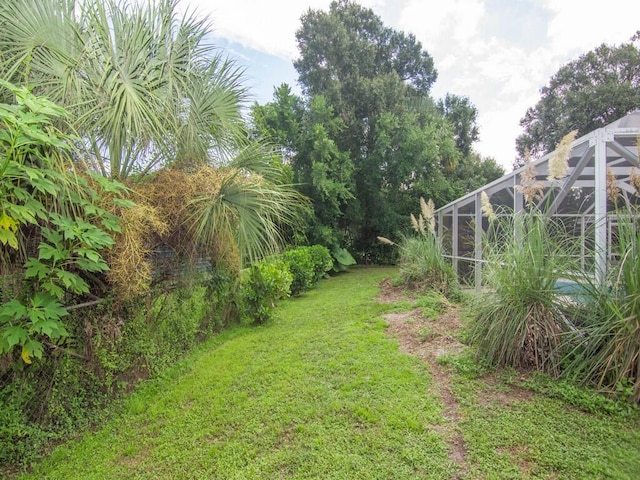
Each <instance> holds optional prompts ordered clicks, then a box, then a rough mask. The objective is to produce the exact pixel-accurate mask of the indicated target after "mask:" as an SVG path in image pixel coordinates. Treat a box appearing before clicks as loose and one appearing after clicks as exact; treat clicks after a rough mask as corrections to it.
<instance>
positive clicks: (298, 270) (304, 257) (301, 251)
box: [280, 247, 316, 295]
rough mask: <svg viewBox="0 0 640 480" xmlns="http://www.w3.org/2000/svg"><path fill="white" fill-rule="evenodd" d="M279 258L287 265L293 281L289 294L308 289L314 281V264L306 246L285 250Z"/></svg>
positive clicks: (296, 293)
mask: <svg viewBox="0 0 640 480" xmlns="http://www.w3.org/2000/svg"><path fill="white" fill-rule="evenodd" d="M280 258H281V259H282V260H283V261H284V262H285V263H286V264H287V265H288V267H289V271H290V272H291V275H293V281H292V282H291V295H300V294H301V293H302V292H306V291H307V290H309V289H310V288H311V287H312V286H313V285H314V283H315V276H316V273H315V265H314V262H313V259H312V258H311V253H310V251H309V248H308V247H298V248H294V249H292V250H287V251H286V252H283V253H282V254H281V255H280Z"/></svg>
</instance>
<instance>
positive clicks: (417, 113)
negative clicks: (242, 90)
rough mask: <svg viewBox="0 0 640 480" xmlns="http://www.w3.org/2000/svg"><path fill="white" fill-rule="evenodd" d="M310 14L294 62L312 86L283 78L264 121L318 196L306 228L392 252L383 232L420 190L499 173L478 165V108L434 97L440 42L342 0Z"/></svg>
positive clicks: (402, 222)
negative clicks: (432, 47)
mask: <svg viewBox="0 0 640 480" xmlns="http://www.w3.org/2000/svg"><path fill="white" fill-rule="evenodd" d="M301 21H302V24H301V27H300V28H299V30H298V32H297V33H296V39H297V42H298V47H299V51H300V57H299V59H298V60H297V61H296V62H295V63H294V66H295V68H296V69H297V71H298V74H299V83H300V84H301V86H302V88H303V96H302V97H298V96H296V95H293V94H292V93H291V90H290V88H289V87H288V86H286V85H282V86H280V87H279V88H277V89H276V90H275V95H274V101H273V102H271V103H268V104H267V105H261V106H254V109H253V115H254V122H255V124H256V127H257V129H258V130H259V131H260V132H262V133H264V134H265V135H268V136H270V137H271V138H272V139H273V140H274V141H275V142H276V143H278V144H280V145H282V146H283V149H284V153H285V155H286V156H288V158H289V160H290V164H291V166H292V169H293V174H294V182H296V183H298V184H299V185H300V186H299V189H300V190H301V191H302V192H303V193H305V195H307V196H308V197H309V198H311V200H312V204H313V215H312V216H311V217H310V221H309V225H308V228H307V231H306V232H305V233H306V236H307V239H308V240H309V241H310V242H320V243H322V244H324V245H327V246H330V247H335V246H338V245H347V246H348V247H350V248H351V249H352V250H353V251H354V252H355V253H356V254H357V255H358V256H359V257H360V258H361V259H362V258H366V259H369V260H371V261H380V260H384V258H382V256H381V252H383V249H384V248H385V247H384V246H380V245H379V244H378V242H377V240H376V237H377V236H380V235H381V236H387V237H393V236H396V235H397V234H398V233H399V232H400V231H401V230H402V229H403V228H405V227H407V226H408V223H407V219H408V214H409V212H410V211H411V210H412V209H413V208H414V206H415V205H416V204H417V202H418V199H419V198H420V197H421V196H422V197H427V198H433V199H434V201H435V202H436V203H437V204H439V205H442V204H444V203H447V202H448V201H451V200H453V199H454V198H456V197H457V196H458V195H460V194H461V193H464V192H465V191H466V188H468V187H469V186H470V184H473V185H475V182H476V181H477V182H479V183H478V185H475V186H474V188H477V187H479V186H480V185H482V184H484V183H485V182H486V181H487V180H490V179H493V178H496V177H493V178H490V179H487V178H484V177H483V176H482V174H479V176H476V175H471V176H469V175H468V174H469V168H470V167H471V166H473V165H475V166H477V164H478V162H481V159H480V157H479V156H478V155H477V154H475V153H474V152H473V151H472V144H473V142H474V141H475V140H477V138H478V129H477V126H476V116H477V111H476V109H475V107H474V106H473V105H472V104H471V102H470V101H469V100H468V99H467V98H465V97H457V96H454V95H449V96H447V97H446V99H445V100H443V101H442V102H440V104H438V103H437V102H436V101H435V100H434V99H433V98H431V96H430V94H429V92H430V89H431V86H432V85H433V83H434V82H435V80H436V78H437V72H436V69H435V66H434V63H433V59H432V58H431V56H430V55H429V53H428V52H427V51H425V50H424V49H423V47H422V45H421V44H420V42H418V41H417V40H416V38H415V37H414V36H413V35H408V34H405V33H404V32H400V31H396V30H394V29H391V28H389V27H386V26H385V25H384V24H383V22H382V21H381V19H380V18H379V17H378V16H377V15H376V14H375V13H374V12H373V11H372V10H370V9H367V8H364V7H362V6H360V5H358V4H357V3H354V2H351V1H349V0H340V1H334V2H332V3H331V5H330V7H329V9H328V11H323V10H309V11H308V12H307V13H305V14H304V15H303V16H302V20H301ZM493 165H494V166H495V162H494V164H493ZM496 167H497V166H496ZM498 170H499V169H498ZM478 171H479V172H483V174H484V173H490V174H496V176H499V175H500V173H501V170H500V171H499V173H498V172H495V171H494V170H492V169H491V168H489V169H488V170H483V169H481V168H480V169H478ZM463 172H464V173H463ZM463 176H464V177H465V180H462V177H463ZM469 178H471V180H469Z"/></svg>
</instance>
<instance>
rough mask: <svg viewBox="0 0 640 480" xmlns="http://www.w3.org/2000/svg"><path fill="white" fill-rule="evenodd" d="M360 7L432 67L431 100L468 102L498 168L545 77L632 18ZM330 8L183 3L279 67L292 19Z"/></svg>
mask: <svg viewBox="0 0 640 480" xmlns="http://www.w3.org/2000/svg"><path fill="white" fill-rule="evenodd" d="M356 1H358V0H356ZM359 3H360V4H361V5H363V6H366V7H370V8H373V9H374V11H375V12H376V13H377V14H378V15H380V16H381V18H382V20H383V21H384V22H385V23H386V24H387V25H389V26H391V27H394V28H397V29H400V30H404V31H406V32H410V33H413V34H414V35H416V38H417V39H418V40H420V41H421V42H422V44H423V47H424V48H425V49H426V50H427V51H428V52H429V53H430V54H431V55H432V56H433V57H434V60H435V64H436V68H437V69H438V73H439V76H438V81H437V82H436V84H435V86H434V90H433V94H434V95H435V96H436V97H441V96H443V95H444V94H445V93H447V92H451V93H455V94H458V95H466V96H468V97H469V98H470V100H471V101H472V102H473V103H474V104H475V105H476V106H477V107H478V110H479V112H480V115H479V124H480V135H481V142H479V144H478V145H477V148H478V150H479V151H480V152H481V153H482V154H483V155H486V156H493V157H495V158H496V159H497V160H498V162H500V163H502V164H503V165H505V166H506V167H507V168H509V167H510V165H511V164H512V162H513V159H514V157H515V138H516V137H517V136H518V135H519V134H520V133H521V132H520V127H519V120H520V118H522V116H523V115H524V113H525V111H526V109H527V108H528V107H531V106H533V105H534V104H535V103H536V101H537V100H538V99H539V89H540V88H541V87H542V86H543V85H544V84H546V83H547V81H548V80H549V78H550V76H551V75H553V74H554V73H555V72H556V71H557V70H558V68H559V67H560V66H561V65H562V64H564V63H566V62H568V61H570V60H572V59H573V58H576V57H577V56H578V55H579V54H581V53H583V52H586V51H588V50H591V49H593V48H595V47H596V46H598V45H599V44H601V43H603V42H606V43H620V42H623V41H627V40H628V39H629V37H630V36H631V35H633V33H634V32H635V31H636V30H637V29H638V28H639V25H638V19H639V18H640V2H638V1H636V0H608V1H607V2H606V4H603V3H601V2H595V1H591V0H519V1H518V2H514V1H513V0H494V1H493V2H491V3H488V2H486V3H485V1H484V0H446V1H436V0H393V1H392V0H359ZM329 4H330V0H304V1H301V0H272V1H269V2H267V1H262V0H233V1H223V0H213V1H212V0H183V1H182V5H183V7H184V6H186V5H188V6H190V7H195V8H197V9H198V10H200V11H202V12H206V13H208V14H209V15H210V19H211V20H212V22H213V26H214V29H215V32H214V33H215V35H216V36H219V37H225V38H227V39H229V40H231V41H233V42H237V43H239V44H241V45H243V46H245V47H248V48H252V49H255V50H258V51H261V52H265V53H268V54H271V55H275V56H278V57H280V58H287V59H292V58H295V57H296V56H297V49H296V42H295V32H296V30H297V29H298V28H299V27H300V17H301V15H302V14H303V13H305V12H306V11H307V10H308V9H309V8H313V9H323V10H327V9H328V7H329ZM489 7H491V8H489ZM514 15H515V17H514ZM518 21H520V22H524V23H527V22H529V21H532V22H533V25H534V26H535V27H536V28H534V29H533V30H532V29H531V28H529V29H527V28H525V27H531V24H529V23H530V22H529V23H527V25H524V23H517V22H518ZM535 22H538V23H535ZM545 25H546V29H545ZM284 80H287V79H283V81H284ZM256 81H259V79H256Z"/></svg>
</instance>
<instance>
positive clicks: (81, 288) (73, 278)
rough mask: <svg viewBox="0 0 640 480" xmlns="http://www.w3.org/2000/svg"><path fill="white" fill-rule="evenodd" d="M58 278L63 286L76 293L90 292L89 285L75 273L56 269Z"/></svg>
mask: <svg viewBox="0 0 640 480" xmlns="http://www.w3.org/2000/svg"><path fill="white" fill-rule="evenodd" d="M55 275H56V277H57V278H58V279H59V280H60V281H61V282H62V284H63V285H64V286H65V288H67V290H70V291H72V292H74V293H87V292H88V291H89V285H87V282H85V281H84V280H83V279H82V278H80V277H79V276H78V275H76V274H75V273H71V272H67V271H66V270H62V269H56V272H55Z"/></svg>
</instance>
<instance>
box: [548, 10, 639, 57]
mask: <svg viewBox="0 0 640 480" xmlns="http://www.w3.org/2000/svg"><path fill="white" fill-rule="evenodd" d="M543 4H544V6H545V8H547V9H548V10H549V11H551V12H553V18H552V20H551V21H550V22H549V25H548V28H547V39H548V45H549V49H550V51H551V53H552V54H554V55H559V56H566V54H567V52H571V53H575V52H577V53H583V52H586V51H588V50H592V49H593V48H595V47H597V46H598V45H600V44H601V43H603V42H604V43H621V42H625V41H628V40H629V38H630V37H631V36H632V35H633V34H634V33H635V31H636V30H637V29H638V28H640V24H639V20H640V2H637V1H634V0H607V2H606V3H601V2H595V1H585V0H563V1H558V0H544V2H543Z"/></svg>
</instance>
